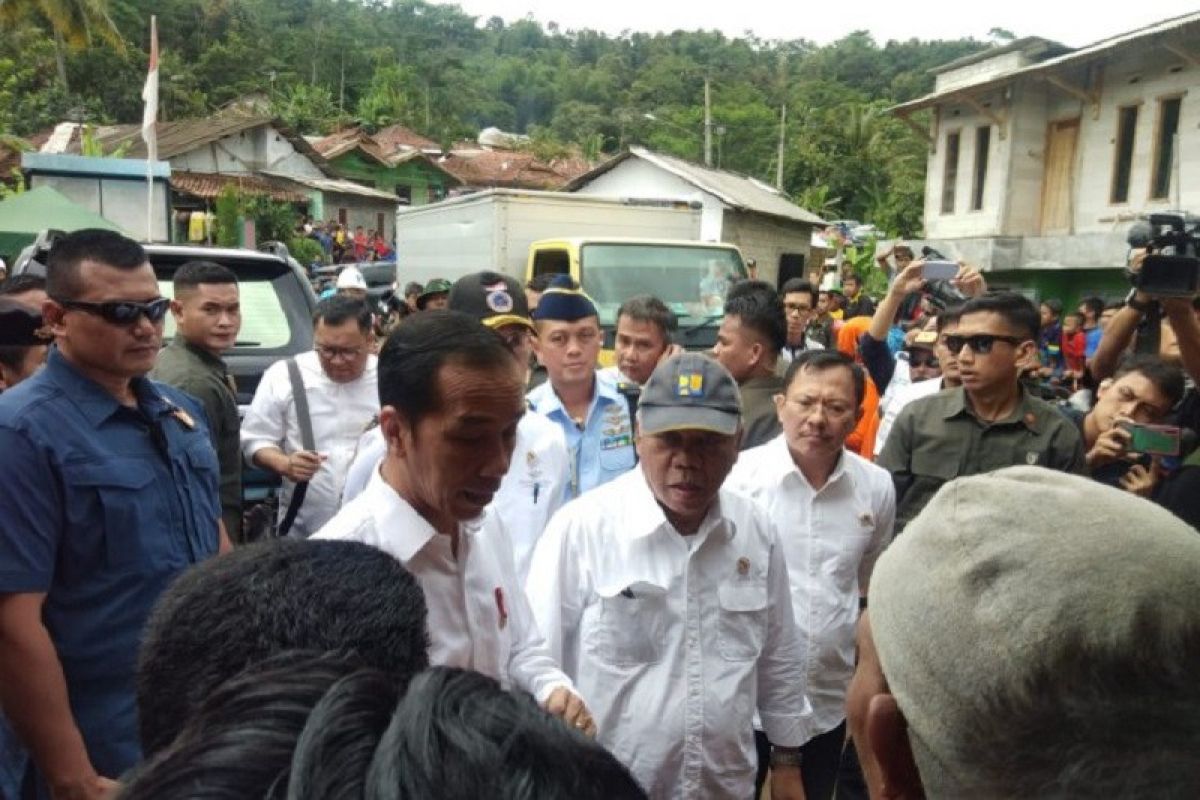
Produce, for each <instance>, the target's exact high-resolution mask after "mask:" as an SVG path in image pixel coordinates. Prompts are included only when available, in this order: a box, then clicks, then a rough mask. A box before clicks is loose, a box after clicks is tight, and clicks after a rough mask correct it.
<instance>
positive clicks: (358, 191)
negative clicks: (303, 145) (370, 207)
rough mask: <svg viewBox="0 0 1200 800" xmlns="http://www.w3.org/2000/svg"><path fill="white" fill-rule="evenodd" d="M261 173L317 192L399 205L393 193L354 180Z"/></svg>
mask: <svg viewBox="0 0 1200 800" xmlns="http://www.w3.org/2000/svg"><path fill="white" fill-rule="evenodd" d="M262 174H263V175H267V176H268V177H271V178H275V179H278V180H281V181H289V182H291V183H295V184H299V185H300V186H307V187H308V188H310V189H316V190H317V191H319V192H332V193H335V194H354V195H358V196H359V197H370V198H372V199H374V200H388V201H390V202H392V203H394V204H396V205H399V203H400V200H399V198H397V197H396V195H394V194H390V193H389V192H383V191H380V190H379V189H372V188H370V187H367V186H363V185H362V184H361V183H355V182H354V181H343V180H338V179H336V178H307V177H300V176H299V175H285V174H283V173H281V172H266V171H264V172H263V173H262Z"/></svg>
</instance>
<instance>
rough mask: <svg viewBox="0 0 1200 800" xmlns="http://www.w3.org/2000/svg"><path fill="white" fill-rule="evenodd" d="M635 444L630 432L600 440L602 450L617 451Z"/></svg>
mask: <svg viewBox="0 0 1200 800" xmlns="http://www.w3.org/2000/svg"><path fill="white" fill-rule="evenodd" d="M632 444H633V437H632V436H631V435H630V434H629V432H628V431H624V432H622V433H615V434H613V435H611V436H605V437H604V438H603V439H601V440H600V449H601V450H615V449H617V448H618V447H629V446H630V445H632Z"/></svg>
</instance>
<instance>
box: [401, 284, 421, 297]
mask: <svg viewBox="0 0 1200 800" xmlns="http://www.w3.org/2000/svg"><path fill="white" fill-rule="evenodd" d="M423 291H425V287H424V286H422V285H421V284H419V283H417V282H416V281H409V282H408V283H406V284H404V296H405V297H408V296H409V295H410V294H420V293H421V292H423Z"/></svg>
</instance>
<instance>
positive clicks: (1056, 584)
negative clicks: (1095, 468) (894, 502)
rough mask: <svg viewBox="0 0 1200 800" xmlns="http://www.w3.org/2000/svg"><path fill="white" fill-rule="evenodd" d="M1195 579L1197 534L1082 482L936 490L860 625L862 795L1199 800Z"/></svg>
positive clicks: (1002, 481) (1021, 480)
mask: <svg viewBox="0 0 1200 800" xmlns="http://www.w3.org/2000/svg"><path fill="white" fill-rule="evenodd" d="M1015 500H1019V502H1015ZM1048 511H1049V512H1050V513H1048ZM1064 520H1068V521H1069V522H1068V523H1067V524H1064V522H1063V521H1064ZM914 575H917V576H920V579H919V580H914V579H913V576H914ZM1198 576H1200V537H1198V536H1196V533H1195V531H1194V530H1192V529H1191V528H1190V527H1188V525H1187V524H1186V523H1184V522H1182V521H1180V520H1179V519H1177V518H1175V517H1174V516H1172V515H1171V513H1170V512H1168V511H1165V510H1164V509H1162V508H1159V507H1158V506H1156V505H1154V504H1152V503H1150V502H1148V501H1146V500H1142V499H1140V498H1136V497H1133V496H1130V495H1128V494H1126V493H1124V492H1121V491H1118V490H1116V489H1113V488H1110V487H1106V486H1101V485H1099V484H1097V483H1095V482H1093V481H1089V480H1087V479H1086V478H1083V477H1078V476H1073V475H1066V474H1062V473H1059V472H1052V471H1050V470H1046V469H1041V468H1037V467H1012V468H1009V469H1004V470H1001V471H998V472H994V473H992V474H990V475H986V476H979V477H972V478H963V479H960V480H957V481H954V482H953V483H950V484H948V485H947V486H945V487H943V488H942V489H941V490H940V491H939V492H938V493H937V495H936V496H935V497H934V498H933V499H932V501H930V503H929V504H928V505H927V506H926V507H925V509H924V511H923V512H922V513H921V514H920V515H918V516H917V517H916V518H915V519H914V520H913V521H912V523H911V524H910V525H909V526H908V529H907V530H906V531H905V533H904V535H903V536H901V537H899V538H898V539H897V540H896V541H895V542H894V543H893V544H892V546H891V547H890V548H888V550H887V551H885V552H884V554H883V555H882V556H881V557H880V559H879V562H878V564H876V567H875V573H874V575H873V576H872V580H871V591H870V600H871V610H870V614H869V620H868V618H867V616H864V618H863V622H862V624H861V626H860V630H859V666H858V669H857V671H856V672H855V676H854V680H853V682H852V683H851V688H850V697H849V699H848V702H847V706H848V712H849V718H850V727H851V730H852V731H853V733H854V739H855V741H856V742H857V743H858V744H859V755H860V757H861V759H862V763H863V767H864V771H865V772H866V774H867V778H868V783H869V785H870V787H871V795H872V797H877V798H883V797H888V798H916V797H929V798H931V799H932V798H965V797H972V798H974V797H980V798H1027V797H1057V798H1073V797H1080V798H1082V797H1139V798H1140V797H1153V798H1177V797H1178V798H1182V797H1195V796H1196V790H1197V787H1198V786H1200V747H1197V742H1200V682H1198V681H1197V680H1196V675H1197V665H1198V664H1200V622H1198V620H1200V577H1198Z"/></svg>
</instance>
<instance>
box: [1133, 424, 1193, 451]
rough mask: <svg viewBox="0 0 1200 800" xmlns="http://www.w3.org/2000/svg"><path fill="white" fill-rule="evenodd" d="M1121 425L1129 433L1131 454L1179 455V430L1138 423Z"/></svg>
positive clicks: (1168, 426) (1173, 427) (1171, 427)
mask: <svg viewBox="0 0 1200 800" xmlns="http://www.w3.org/2000/svg"><path fill="white" fill-rule="evenodd" d="M1120 425H1121V427H1122V428H1124V429H1125V430H1127V431H1129V447H1128V449H1129V452H1131V453H1144V454H1146V455H1152V456H1177V455H1179V445H1180V431H1179V428H1176V427H1175V426H1173V425H1139V424H1138V423H1136V422H1122V423H1120Z"/></svg>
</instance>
